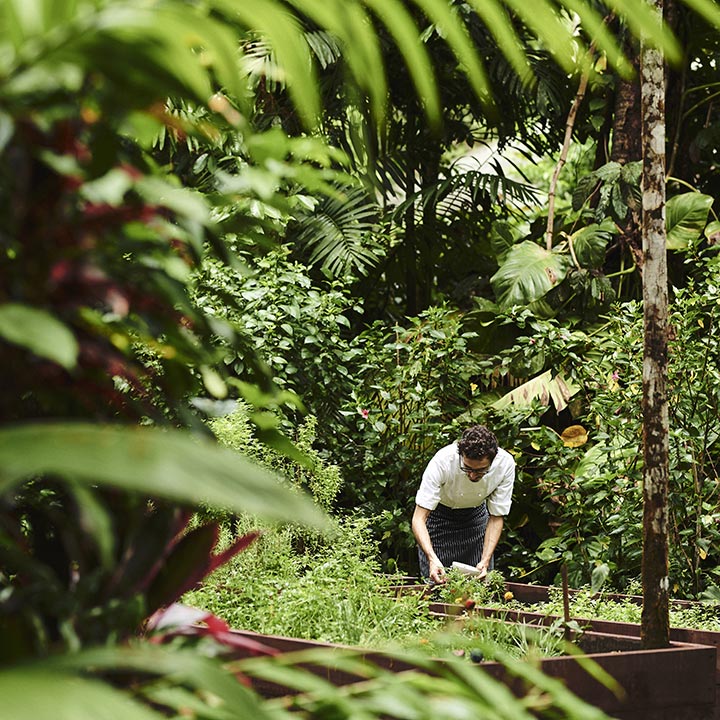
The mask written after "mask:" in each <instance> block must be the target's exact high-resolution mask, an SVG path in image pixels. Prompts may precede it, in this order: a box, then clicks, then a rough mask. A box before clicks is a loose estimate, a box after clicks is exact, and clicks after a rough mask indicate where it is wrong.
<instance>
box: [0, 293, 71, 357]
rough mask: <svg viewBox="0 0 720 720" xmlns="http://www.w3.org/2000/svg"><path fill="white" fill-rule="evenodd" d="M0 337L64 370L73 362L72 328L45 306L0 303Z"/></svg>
mask: <svg viewBox="0 0 720 720" xmlns="http://www.w3.org/2000/svg"><path fill="white" fill-rule="evenodd" d="M0 337H3V338H5V340H7V341H8V342H11V343H13V344H15V345H20V346H22V347H24V348H27V349H28V350H30V351H31V352H34V353H35V354H36V355H39V356H41V357H44V358H47V359H48V360H52V361H53V362H56V363H58V365H62V366H63V367H64V368H67V369H68V370H70V369H72V368H74V367H75V365H76V363H77V357H78V344H77V340H76V339H75V336H74V335H73V333H72V331H71V330H70V329H69V328H68V327H67V326H66V325H64V324H63V323H61V322H60V321H59V320H58V319H57V318H55V317H54V316H53V315H51V314H50V313H49V312H47V311H45V310H38V309H37V308H33V307H30V306H29V305H22V304H20V303H5V304H4V305H0Z"/></svg>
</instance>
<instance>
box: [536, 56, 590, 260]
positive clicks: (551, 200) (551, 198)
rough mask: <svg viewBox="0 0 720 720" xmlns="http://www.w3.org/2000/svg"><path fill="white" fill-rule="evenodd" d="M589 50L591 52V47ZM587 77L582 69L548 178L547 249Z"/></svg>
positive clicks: (587, 73) (588, 73)
mask: <svg viewBox="0 0 720 720" xmlns="http://www.w3.org/2000/svg"><path fill="white" fill-rule="evenodd" d="M589 52H590V53H591V52H592V47H591V49H590V50H589ZM589 78H590V70H589V69H587V70H585V71H583V74H582V75H581V77H580V85H579V86H578V90H577V93H576V94H575V99H574V100H573V104H572V107H571V108H570V112H569V113H568V117H567V122H566V123H565V139H564V140H563V146H562V150H561V152H560V159H559V160H558V163H557V165H556V166H555V171H554V172H553V176H552V179H551V180H550V190H549V191H548V219H547V228H546V230H545V247H546V248H547V249H548V250H552V241H553V223H554V221H555V191H556V190H557V183H558V178H559V177H560V171H561V170H562V169H563V166H564V165H565V163H566V162H567V156H568V151H569V150H570V141H571V140H572V133H573V128H574V127H575V117H576V116H577V113H578V110H579V108H580V103H581V102H582V101H583V98H584V97H585V91H586V90H587V85H588V80H589Z"/></svg>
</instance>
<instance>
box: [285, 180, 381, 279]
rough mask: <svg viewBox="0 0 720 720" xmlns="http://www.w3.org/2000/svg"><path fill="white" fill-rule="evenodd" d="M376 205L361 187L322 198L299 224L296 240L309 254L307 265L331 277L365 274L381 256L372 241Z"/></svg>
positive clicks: (376, 210) (378, 246) (379, 250)
mask: <svg viewBox="0 0 720 720" xmlns="http://www.w3.org/2000/svg"><path fill="white" fill-rule="evenodd" d="M377 213H378V208H377V205H376V204H375V203H374V202H372V201H371V200H370V198H369V197H368V195H367V193H366V192H365V191H364V190H363V189H362V188H354V189H351V190H348V191H346V192H343V193H341V194H339V195H337V196H334V197H332V196H331V197H328V198H325V199H324V200H323V201H322V202H321V203H320V204H319V205H318V206H317V208H316V209H315V211H314V212H313V213H312V214H311V215H308V216H306V217H305V218H303V219H302V220H301V221H300V225H299V227H298V229H297V231H296V234H295V240H296V242H297V243H298V245H300V246H301V247H304V248H305V249H306V250H309V251H310V263H311V264H316V265H320V266H321V267H322V268H324V269H326V270H328V271H329V272H330V273H331V274H332V275H335V276H336V277H337V276H341V275H343V274H344V273H347V272H352V271H356V272H359V273H365V272H367V270H368V269H369V268H370V267H372V266H374V265H375V264H376V263H377V261H378V260H379V258H380V256H381V247H380V245H379V244H377V243H376V242H374V241H373V234H374V232H376V230H377V225H376V221H377Z"/></svg>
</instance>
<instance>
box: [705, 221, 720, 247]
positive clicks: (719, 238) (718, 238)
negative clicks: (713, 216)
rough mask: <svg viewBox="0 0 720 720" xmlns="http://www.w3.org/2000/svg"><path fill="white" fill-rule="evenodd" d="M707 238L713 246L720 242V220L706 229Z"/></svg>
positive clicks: (709, 224)
mask: <svg viewBox="0 0 720 720" xmlns="http://www.w3.org/2000/svg"><path fill="white" fill-rule="evenodd" d="M705 237H706V238H707V239H708V240H709V241H710V242H711V243H713V244H717V243H718V242H720V220H713V221H712V222H711V223H708V225H707V227H706V228H705Z"/></svg>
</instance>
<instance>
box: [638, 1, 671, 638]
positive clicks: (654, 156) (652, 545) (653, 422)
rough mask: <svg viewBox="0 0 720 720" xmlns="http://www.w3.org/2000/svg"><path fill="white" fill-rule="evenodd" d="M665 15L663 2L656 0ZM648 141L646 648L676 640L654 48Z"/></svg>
mask: <svg viewBox="0 0 720 720" xmlns="http://www.w3.org/2000/svg"><path fill="white" fill-rule="evenodd" d="M653 5H654V7H655V9H656V11H657V13H658V21H660V19H661V18H662V7H663V0H653ZM640 76H641V79H640V81H641V96H642V97H641V107H642V128H643V133H642V143H643V207H642V237H643V260H644V262H643V303H644V321H645V347H644V356H643V401H642V410H643V459H644V472H643V500H644V505H643V559H642V584H643V609H642V624H641V638H642V644H643V647H646V648H659V647H667V646H668V645H669V642H670V621H669V585H670V583H669V578H668V507H667V496H668V432H669V420H668V405H667V387H666V386H667V359H668V353H667V345H668V307H667V306H668V287H667V285H668V283H667V257H666V246H665V245H666V244H665V241H666V232H665V68H664V63H663V56H662V53H661V52H660V51H658V50H656V49H655V48H651V47H648V46H647V45H646V46H644V47H643V49H642V56H641V72H640Z"/></svg>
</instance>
